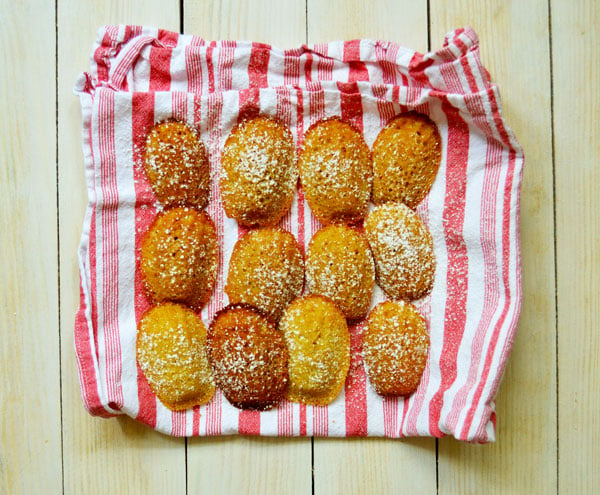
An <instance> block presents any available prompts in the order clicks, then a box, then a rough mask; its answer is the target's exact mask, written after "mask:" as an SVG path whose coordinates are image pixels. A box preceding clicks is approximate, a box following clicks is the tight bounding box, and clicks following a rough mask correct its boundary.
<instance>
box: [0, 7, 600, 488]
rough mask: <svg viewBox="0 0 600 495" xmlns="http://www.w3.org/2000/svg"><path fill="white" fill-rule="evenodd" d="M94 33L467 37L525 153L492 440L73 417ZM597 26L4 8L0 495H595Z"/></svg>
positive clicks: (394, 13)
mask: <svg viewBox="0 0 600 495" xmlns="http://www.w3.org/2000/svg"><path fill="white" fill-rule="evenodd" d="M107 23H131V24H148V25H156V26H160V27H163V28H167V29H171V30H175V31H184V32H186V33H194V34H198V35H201V36H203V37H204V38H206V39H219V38H232V39H253V40H256V41H266V42H270V43H272V44H275V45H278V46H280V47H292V46H296V45H298V44H300V43H302V42H308V43H313V42H319V41H327V40H332V39H351V38H357V37H371V38H382V39H389V40H393V41H397V42H400V43H401V44H403V45H406V46H410V47H412V48H415V49H417V50H420V51H425V50H427V49H428V48H433V49H436V48H439V47H440V45H441V43H442V40H443V35H444V34H445V33H446V32H447V31H449V30H451V29H453V28H456V27H461V26H464V25H466V24H470V25H471V26H473V27H474V28H475V30H476V31H477V32H478V33H479V35H480V39H481V51H482V56H483V61H484V63H485V65H486V66H487V67H488V68H489V69H490V72H491V73H492V76H493V78H494V79H495V80H496V81H497V82H498V83H499V84H500V89H501V93H502V95H503V102H504V110H505V115H506V118H507V121H508V123H509V125H510V126H511V127H512V128H513V129H514V130H515V132H516V134H517V136H518V138H519V140H520V142H521V144H522V145H523V147H524V149H525V155H526V163H525V169H524V177H523V189H522V208H521V242H522V262H523V294H524V301H523V312H522V316H521V320H520V325H519V332H518V337H517V340H516V343H515V345H514V350H513V353H512V355H511V358H510V362H509V365H508V369H507V372H506V375H505V378H504V382H503V384H502V386H501V390H500V393H499V396H498V400H497V410H498V417H499V422H498V441H497V443H495V444H492V445H486V446H474V445H465V444H461V443H458V442H456V441H453V440H452V439H442V440H439V441H436V440H434V439H428V438H427V439H409V440H406V441H391V440H382V439H368V440H366V439H354V440H331V439H328V440H326V439H315V440H314V441H313V440H311V439H310V438H308V439H266V438H260V439H256V438H240V437H235V438H217V439H189V440H187V441H186V440H184V439H174V438H169V437H166V436H163V435H160V434H158V433H155V432H153V431H151V430H149V429H147V428H145V427H143V426H140V425H138V424H136V423H134V422H133V421H131V420H129V419H126V418H119V419H112V420H102V419H97V418H92V417H90V416H89V415H88V414H87V413H86V412H85V411H84V408H83V406H82V403H81V399H80V396H79V384H78V381H77V373H76V365H75V355H74V352H73V330H72V328H73V318H74V313H75V309H76V307H77V304H78V298H79V292H78V274H77V265H76V250H77V245H78V242H79V236H80V231H81V224H82V219H83V214H84V210H85V204H86V195H85V187H84V177H83V158H82V152H81V139H80V120H81V117H80V112H79V103H78V100H77V98H75V97H74V96H73V94H72V86H73V82H74V81H75V78H76V76H77V75H78V73H79V72H81V71H83V70H86V69H87V67H88V66H89V64H88V56H89V53H90V49H91V44H92V41H93V39H94V36H95V32H96V29H97V28H98V27H99V26H100V25H103V24H107ZM598 25H600V9H599V7H598V6H597V5H596V4H595V2H593V0H587V1H585V0H578V1H574V2H569V1H567V0H549V1H540V0H521V1H517V0H514V1H512V2H511V1H503V0H497V1H486V2H481V1H477V0H454V1H449V2H446V1H444V0H427V1H426V0H418V1H417V0H373V1H370V2H367V1H359V0H348V1H345V2H342V1H333V2H326V1H317V0H306V1H305V2H294V1H292V0H289V1H286V0H278V1H274V0H251V1H249V2H246V1H242V0H240V1H235V0H229V1H215V2H208V1H206V2H194V1H192V0H181V1H178V0H145V1H142V0H120V1H119V2H109V1H107V0H98V1H91V0H88V1H75V0H62V1H60V2H59V1H58V0H56V1H54V2H51V1H48V0H28V1H9V0H2V1H1V3H0V40H1V47H2V55H1V60H2V62H1V64H0V95H1V102H2V103H1V111H0V158H1V159H0V173H1V179H0V239H1V241H2V245H3V253H4V255H3V256H2V257H1V259H0V274H1V275H0V277H1V278H0V281H1V283H0V286H1V291H2V292H1V297H0V338H1V344H0V349H1V350H0V356H1V359H0V376H1V377H2V378H1V379H2V385H1V387H0V417H1V419H0V493H6V494H13V493H24V494H32V493H51V494H54V493H60V492H61V491H64V492H65V493H74V494H83V493H109V492H110V493H119V494H120V493H144V494H151V493H168V494H180V493H203V492H208V491H210V492H211V493H219V494H220V493H236V494H239V493H304V494H306V493H311V491H312V492H314V493H323V494H325V493H344V494H351V493H369V494H371V493H372V494H376V493H377V494H379V493H411V494H413V493H436V492H437V493H440V494H442V493H444V494H445V493H486V494H488V493H502V494H504V493H527V494H530V493H540V494H547V493H555V492H558V493H577V494H580V493H598V490H600V469H599V468H600V456H599V454H600V426H599V422H600V421H599V420H598V419H597V415H598V408H599V406H600V332H599V330H600V328H599V327H600V304H599V301H600V296H599V294H600V283H599V280H600V263H599V261H600V260H599V257H600V249H599V247H598V242H599V241H600V194H599V193H600V167H597V166H596V162H597V157H598V156H600V144H599V143H600V98H599V97H598V95H599V90H598V87H599V85H600V71H599V69H598V66H599V65H600V51H598V48H597V47H598V45H599V44H600V36H599V35H598V33H599V31H598V27H597V26H598Z"/></svg>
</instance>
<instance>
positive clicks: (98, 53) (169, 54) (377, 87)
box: [75, 26, 523, 442]
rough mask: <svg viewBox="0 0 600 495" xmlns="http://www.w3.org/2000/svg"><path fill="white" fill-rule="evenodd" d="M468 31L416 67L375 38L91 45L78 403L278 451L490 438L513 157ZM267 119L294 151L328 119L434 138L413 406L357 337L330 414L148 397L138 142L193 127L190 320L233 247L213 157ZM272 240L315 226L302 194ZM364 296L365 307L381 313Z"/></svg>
mask: <svg viewBox="0 0 600 495" xmlns="http://www.w3.org/2000/svg"><path fill="white" fill-rule="evenodd" d="M478 45H479V41H478V38H477V35H476V34H475V32H474V31H473V30H472V29H470V28H468V27H467V28H464V29H458V30H456V31H453V32H451V33H449V34H448V35H447V36H446V38H445V41H444V46H443V48H442V49H440V50H439V51H436V52H432V53H426V54H420V53H417V52H415V51H413V50H410V49H408V48H404V47H401V46H399V45H397V44H394V43H390V42H385V41H375V40H352V41H337V42H332V43H328V44H319V45H302V46H300V47H297V48H293V49H288V50H280V49H278V48H275V47H272V46H270V45H267V44H264V43H253V42H246V41H207V40H204V39H202V38H199V37H196V36H190V35H181V34H177V33H173V32H169V31H164V30H160V29H155V28H151V27H141V26H106V27H104V28H101V29H100V30H99V31H98V34H97V39H96V42H95V44H94V47H93V52H92V58H91V66H90V70H89V72H87V73H84V74H82V75H81V76H80V77H79V78H78V79H77V81H76V84H75V93H76V94H77V95H79V97H80V101H81V108H82V116H83V133H82V140H83V152H84V160H85V169H86V183H87V189H88V196H89V205H88V209H87V212H86V217H85V220H84V225H83V234H82V239H81V243H80V248H79V268H80V280H81V299H80V308H79V310H78V313H77V315H76V320H75V346H76V354H77V362H78V370H79V378H80V383H81V390H82V396H83V400H84V404H85V407H86V408H87V410H88V411H89V412H90V413H91V414H93V415H98V416H104V417H110V416H114V415H117V414H127V415H129V416H131V417H133V418H135V419H137V420H138V421H140V422H142V423H144V424H146V425H148V426H150V427H152V428H154V429H156V430H158V431H161V432H163V433H166V434H170V435H175V436H185V435H228V434H251V435H277V436H306V435H308V436H310V435H315V436H386V437H392V438H398V437H405V436H436V437H441V436H444V435H453V436H454V437H456V438H458V439H460V440H466V441H472V442H488V441H493V440H494V439H495V410H494V396H495V394H496V392H497V390H498V386H499V383H500V380H501V377H502V374H503V371H504V368H505V365H506V361H507V359H508V355H509V353H510V348H511V345H512V342H513V339H514V336H515V331H516V325H517V320H518V316H519V312H520V305H521V269H520V254H519V224H518V219H519V194H520V184H521V174H522V166H523V152H522V149H521V147H520V145H519V144H518V142H517V140H516V138H515V136H514V134H513V133H512V131H511V130H510V128H509V127H508V126H507V125H506V123H505V122H504V119H503V117H502V113H501V106H500V96H499V93H498V88H497V86H496V85H495V84H494V83H493V82H491V78H490V75H489V73H488V72H487V70H486V69H485V68H484V67H483V65H482V64H481V61H480V57H479V50H478ZM249 109H251V110H253V111H259V112H261V113H263V114H266V115H271V116H275V117H277V118H278V119H280V120H281V121H283V122H284V123H285V124H286V125H287V126H288V127H289V128H290V130H291V132H292V134H293V136H294V139H295V142H296V145H297V146H301V145H302V141H303V136H304V133H305V132H306V130H307V129H308V127H309V126H310V125H311V124H313V123H314V122H316V121H317V120H320V119H322V118H325V117H328V116H333V115H338V116H341V117H342V118H343V119H346V120H348V121H350V122H352V123H353V124H354V125H355V126H357V127H358V128H359V129H361V130H362V132H363V133H364V136H365V139H366V141H367V144H369V145H372V143H373V141H374V140H375V138H376V136H377V134H378V132H379V131H380V130H381V128H382V127H383V126H384V125H385V124H386V123H387V122H388V121H389V119H391V118H392V117H394V116H395V115H396V114H398V113H401V112H403V111H408V110H416V111H418V112H421V113H424V114H426V115H428V116H429V117H430V118H431V119H432V120H433V121H434V122H435V123H436V124H437V126H438V128H439V131H440V136H441V139H442V162H441V165H440V169H439V172H438V175H437V178H436V180H435V183H434V185H433V187H432V189H431V191H430V193H429V195H428V196H427V197H426V198H425V199H424V201H423V202H422V203H421V204H420V205H419V207H418V208H417V212H418V213H419V215H420V216H421V218H422V219H423V221H424V222H425V223H426V224H427V226H428V227H429V229H430V231H431V233H432V235H433V239H434V249H435V255H436V260H437V269H436V277H435V284H434V288H433V291H432V293H431V294H430V295H429V296H427V297H425V298H423V299H421V300H420V301H417V302H416V306H417V307H418V309H419V310H420V311H421V312H422V314H423V315H424V316H425V317H426V319H427V322H428V328H429V332H430V339H431V348H430V353H429V359H428V363H427V367H426V370H425V373H424V375H423V379H422V381H421V384H420V386H419V388H418V390H417V391H416V392H415V393H414V394H413V395H412V396H410V397H407V398H405V399H403V398H382V397H380V396H378V395H377V394H376V393H375V392H374V391H373V389H372V388H371V387H370V385H369V383H368V380H367V379H366V375H365V371H364V367H363V363H362V357H361V345H360V341H361V332H362V325H361V324H358V325H354V326H352V327H351V335H352V343H351V347H352V364H351V369H350V373H349V376H348V380H347V382H346V385H345V388H344V390H343V391H342V393H341V394H340V396H339V397H337V399H336V400H335V401H334V402H333V403H332V404H330V405H329V406H327V407H312V406H305V405H302V404H296V403H289V402H284V403H282V404H281V405H280V406H279V407H278V408H276V409H274V410H271V411H266V412H254V411H239V410H237V409H235V408H234V407H232V406H231V405H230V404H229V403H228V402H227V401H226V400H225V399H224V397H223V396H222V394H221V393H220V392H217V394H216V395H215V397H214V398H213V400H212V401H211V402H210V403H209V404H207V405H205V406H202V407H196V408H194V409H190V410H188V411H181V412H172V411H169V410H168V409H166V408H165V407H164V406H163V405H162V404H161V403H160V402H159V401H158V400H157V399H156V398H155V396H154V395H153V393H152V391H151V390H150V388H149V386H148V383H147V382H146V380H145V378H144V376H143V374H142V373H141V371H140V369H139V367H138V366H137V363H136V359H135V335H136V325H137V321H139V318H140V316H141V314H142V313H143V312H144V311H145V310H146V309H147V308H148V307H149V301H148V300H147V299H146V297H145V295H144V293H143V290H142V286H141V281H140V279H139V273H138V271H137V269H136V264H137V256H138V254H139V248H140V240H141V236H142V234H143V232H144V231H145V229H146V228H147V227H148V226H149V224H150V223H151V222H152V220H153V218H154V217H155V215H156V213H157V211H158V209H160V205H157V202H156V199H155V197H154V195H153V193H152V191H151V189H150V186H149V184H148V183H147V181H146V178H145V176H144V173H143V170H142V169H141V163H140V162H141V150H142V149H143V145H144V141H145V137H146V134H147V132H148V130H149V129H150V128H151V126H152V125H153V124H154V123H156V122H160V121H162V120H166V119H169V118H176V119H179V120H182V121H185V122H187V123H188V124H189V125H191V126H194V127H195V128H196V129H198V131H199V133H200V135H201V138H202V140H203V142H204V144H205V146H206V147H207V151H208V154H209V160H210V165H211V175H212V186H211V187H212V189H211V199H210V204H209V207H208V210H207V211H208V213H209V215H210V216H211V217H212V218H213V220H214V221H215V225H216V227H217V232H218V238H219V242H220V246H221V259H220V267H219V275H218V278H217V283H216V287H215V291H214V293H213V296H212V298H211V300H210V302H209V303H208V305H207V306H206V307H205V308H204V309H203V311H202V313H201V316H202V319H203V320H204V322H205V323H207V324H208V323H209V322H210V321H211V320H212V317H213V316H214V314H215V312H216V311H218V310H219V309H221V308H222V307H223V306H224V305H226V303H227V298H226V295H224V292H223V286H224V281H225V277H226V274H227V267H228V262H229V257H230V255H231V251H232V248H233V245H234V243H235V241H236V240H237V238H238V228H237V224H236V222H235V221H233V220H231V219H229V218H227V217H226V216H225V214H224V212H223V209H222V206H221V203H220V197H219V190H218V185H217V184H218V178H219V174H220V163H219V156H220V151H221V149H222V146H223V144H224V141H225V139H226V138H227V136H228V134H229V132H230V130H231V129H232V127H233V126H234V125H235V123H236V122H237V120H238V118H239V116H240V115H241V114H243V113H244V112H246V111H248V110H249ZM280 225H281V226H283V227H284V228H286V229H287V230H289V231H290V232H292V233H293V234H294V235H295V236H296V238H297V239H298V241H299V242H300V244H301V245H302V246H304V247H305V248H306V247H307V246H308V242H309V241H310V238H311V237H312V235H313V233H314V232H316V231H317V230H318V229H319V228H320V224H319V223H318V221H317V220H316V219H315V218H314V217H313V216H312V214H311V211H310V209H309V207H308V205H307V204H306V202H305V200H304V195H303V192H302V189H301V188H299V190H298V193H297V195H296V197H295V199H294V203H293V205H292V208H291V210H290V211H289V212H288V214H287V215H286V216H285V217H284V218H283V219H282V220H281V222H280ZM383 298H384V295H383V293H382V292H381V291H380V290H378V289H376V291H375V295H374V299H373V304H376V303H377V302H379V301H381V300H383Z"/></svg>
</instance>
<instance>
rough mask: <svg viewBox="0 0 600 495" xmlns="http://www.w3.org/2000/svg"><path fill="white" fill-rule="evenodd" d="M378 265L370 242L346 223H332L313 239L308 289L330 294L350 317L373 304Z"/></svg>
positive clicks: (355, 317)
mask: <svg viewBox="0 0 600 495" xmlns="http://www.w3.org/2000/svg"><path fill="white" fill-rule="evenodd" d="M374 285H375V265H374V263H373V256H372V255H371V250H370V249H369V245H368V244H367V241H366V240H365V238H364V237H363V235H362V234H361V233H360V232H358V231H357V230H355V229H353V228H350V227H348V226H346V225H329V226H328V227H325V228H323V229H321V230H319V231H318V232H317V233H316V234H315V235H314V236H313V238H312V239H311V240H310V244H309V246H308V252H307V255H306V286H307V290H308V292H310V293H312V294H320V295H323V296H327V297H329V298H330V299H331V300H332V301H333V302H334V303H335V304H336V305H337V306H338V307H339V308H340V309H341V311H342V313H344V315H345V316H346V317H347V318H348V319H350V320H358V319H361V318H364V317H365V316H366V315H367V313H368V311H369V307H370V305H371V297H372V295H373V287H374Z"/></svg>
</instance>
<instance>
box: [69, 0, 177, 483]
mask: <svg viewBox="0 0 600 495" xmlns="http://www.w3.org/2000/svg"><path fill="white" fill-rule="evenodd" d="M119 22H121V23H123V22H130V23H137V24H149V25H156V26H160V27H164V28H166V29H172V30H175V31H178V30H179V2H177V1H176V0H170V1H168V2H165V1H164V0H152V1H141V0H139V1H138V0H129V1H124V2H109V1H103V2H59V4H58V28H59V39H58V47H59V50H58V72H59V87H58V91H59V100H58V101H59V109H58V112H59V116H58V118H59V128H58V136H59V195H60V204H59V211H60V217H59V221H60V229H59V235H60V271H61V273H60V275H61V276H60V281H61V283H60V294H61V299H60V308H61V336H62V342H61V345H62V377H63V428H64V429H63V434H64V477H65V493H114V492H115V491H116V492H118V493H185V442H184V440H182V439H173V438H169V437H165V436H162V435H160V434H159V433H156V432H153V431H152V430H150V429H148V428H146V427H144V426H142V425H139V424H137V423H135V422H134V421H133V420H130V419H128V418H119V419H111V420H104V419H99V418H92V417H90V416H89V415H88V414H87V412H85V410H84V408H83V403H82V401H81V398H80V393H79V382H78V378H77V372H76V364H75V356H74V352H73V321H74V315H75V311H76V309H77V306H78V303H79V287H78V281H79V279H78V272H77V259H76V253H77V246H78V244H79V236H80V234H81V225H82V221H83V216H84V212H85V206H86V202H87V198H86V192H85V182H84V173H83V156H82V152H81V112H80V110H79V101H78V99H77V98H76V97H74V96H73V93H72V88H73V83H74V82H75V79H76V77H77V76H78V74H79V73H80V72H82V71H84V70H87V69H88V67H89V55H90V51H91V47H92V42H93V40H94V38H95V33H96V30H97V28H98V27H99V26H102V25H103V24H115V23H119Z"/></svg>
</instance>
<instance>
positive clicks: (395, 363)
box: [363, 301, 429, 395]
mask: <svg viewBox="0 0 600 495" xmlns="http://www.w3.org/2000/svg"><path fill="white" fill-rule="evenodd" d="M428 350H429V334H428V332H427V324H426V322H425V318H423V316H421V314H420V313H419V312H418V311H417V310H416V308H415V307H414V306H413V305H412V304H410V303H407V302H404V301H385V302H383V303H380V304H378V305H377V306H375V308H373V311H371V313H370V314H369V318H368V320H367V327H366V328H365V331H364V333H363V358H364V360H365V365H366V369H367V375H368V377H369V381H370V382H371V385H372V386H373V388H374V389H375V391H376V392H377V393H378V394H380V395H410V394H412V393H413V392H414V391H415V390H416V389H417V387H418V386H419V382H420V381H421V376H422V375H423V370H424V369H425V364H426V363H427V352H428Z"/></svg>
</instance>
